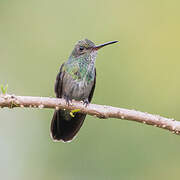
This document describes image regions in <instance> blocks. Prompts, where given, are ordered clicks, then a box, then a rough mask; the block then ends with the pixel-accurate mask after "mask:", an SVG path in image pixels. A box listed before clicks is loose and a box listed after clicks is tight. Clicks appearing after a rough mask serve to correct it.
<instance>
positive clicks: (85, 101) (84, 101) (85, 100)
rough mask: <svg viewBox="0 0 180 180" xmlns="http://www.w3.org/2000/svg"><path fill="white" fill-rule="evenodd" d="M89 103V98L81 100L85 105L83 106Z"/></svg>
mask: <svg viewBox="0 0 180 180" xmlns="http://www.w3.org/2000/svg"><path fill="white" fill-rule="evenodd" d="M88 104H89V100H88V99H84V100H83V105H85V107H87V106H88Z"/></svg>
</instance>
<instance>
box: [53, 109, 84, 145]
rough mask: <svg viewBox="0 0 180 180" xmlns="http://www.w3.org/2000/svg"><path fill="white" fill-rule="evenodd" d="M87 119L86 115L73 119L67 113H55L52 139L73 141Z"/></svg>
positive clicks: (59, 111) (76, 115)
mask: <svg viewBox="0 0 180 180" xmlns="http://www.w3.org/2000/svg"><path fill="white" fill-rule="evenodd" d="M85 117H86V115H85V114H81V113H76V114H75V116H74V117H71V116H70V114H68V112H67V111H64V110H58V111H55V112H54V115H53V118H52V121H51V135H52V138H53V139H54V140H57V141H60V140H62V141H64V142H66V141H71V140H72V139H73V137H74V136H75V135H76V134H77V132H78V131H79V129H80V128H81V126H82V124H83V122H84V119H85ZM65 118H66V119H65Z"/></svg>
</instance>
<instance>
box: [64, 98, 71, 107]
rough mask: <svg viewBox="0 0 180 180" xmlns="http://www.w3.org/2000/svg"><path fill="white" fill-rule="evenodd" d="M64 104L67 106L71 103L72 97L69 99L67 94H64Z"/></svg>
mask: <svg viewBox="0 0 180 180" xmlns="http://www.w3.org/2000/svg"><path fill="white" fill-rule="evenodd" d="M65 100H66V104H67V105H68V106H69V105H70V103H72V99H70V98H69V97H68V96H65Z"/></svg>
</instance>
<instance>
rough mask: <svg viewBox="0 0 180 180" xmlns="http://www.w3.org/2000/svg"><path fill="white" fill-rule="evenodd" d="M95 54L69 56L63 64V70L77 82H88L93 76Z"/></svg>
mask: <svg viewBox="0 0 180 180" xmlns="http://www.w3.org/2000/svg"><path fill="white" fill-rule="evenodd" d="M95 56H96V54H95V55H91V54H85V55H82V56H79V57H74V56H70V57H69V60H68V61H67V62H66V63H65V65H64V71H66V72H67V73H69V74H70V75H71V76H72V78H73V79H74V80H76V81H78V82H80V81H85V82H87V83H90V82H91V81H93V80H94V77H95V71H94V68H95V66H94V65H95V58H96V57H95Z"/></svg>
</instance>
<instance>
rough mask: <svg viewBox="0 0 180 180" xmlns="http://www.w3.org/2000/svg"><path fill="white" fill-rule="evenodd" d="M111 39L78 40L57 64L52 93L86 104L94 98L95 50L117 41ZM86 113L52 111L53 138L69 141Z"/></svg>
mask: <svg viewBox="0 0 180 180" xmlns="http://www.w3.org/2000/svg"><path fill="white" fill-rule="evenodd" d="M117 42H118V41H111V42H107V43H104V44H101V45H97V46H96V45H95V44H94V43H93V42H92V41H90V40H88V39H84V40H80V41H78V42H77V44H76V45H75V47H74V49H73V51H72V53H71V55H70V56H69V58H68V60H67V61H66V62H65V63H63V64H62V65H61V67H60V71H59V73H58V75H57V77H56V82H55V88H54V89H55V94H56V97H57V98H64V99H65V100H66V103H67V104H68V105H69V103H70V101H72V100H73V99H74V100H77V101H83V103H84V104H85V105H86V106H87V105H88V104H89V103H90V102H91V99H92V97H93V93H94V89H95V85H96V68H95V60H96V56H97V51H98V50H99V49H101V48H102V47H105V46H107V45H110V44H113V43H117ZM85 117H86V114H82V113H80V112H76V113H74V117H73V116H72V115H71V114H70V110H63V109H59V110H55V112H54V115H53V118H52V121H51V127H50V130H51V137H52V139H53V140H55V141H63V142H69V141H71V140H72V139H73V138H74V137H75V135H76V134H77V133H78V131H79V129H80V128H81V126H82V124H83V122H84V119H85Z"/></svg>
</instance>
